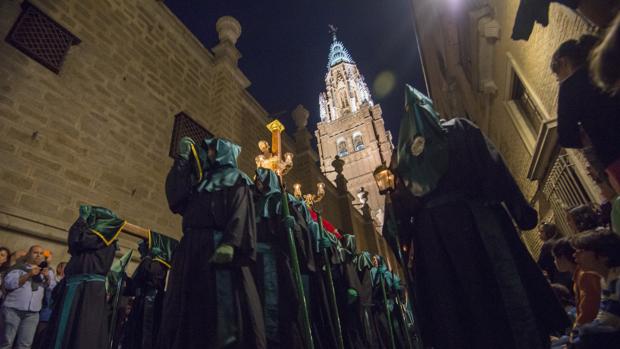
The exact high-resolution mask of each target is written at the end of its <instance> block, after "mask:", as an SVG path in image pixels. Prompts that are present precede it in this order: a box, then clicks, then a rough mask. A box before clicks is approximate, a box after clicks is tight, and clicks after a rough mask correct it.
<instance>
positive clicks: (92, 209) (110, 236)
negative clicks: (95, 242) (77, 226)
mask: <svg viewBox="0 0 620 349" xmlns="http://www.w3.org/2000/svg"><path fill="white" fill-rule="evenodd" d="M80 218H82V219H83V220H84V222H86V225H87V226H88V228H89V229H90V231H91V232H92V233H93V234H95V235H97V236H98V237H99V238H101V240H103V242H105V244H106V245H110V244H111V243H112V242H114V241H115V240H116V238H118V235H119V234H120V233H121V230H122V229H123V226H124V225H125V221H124V220H122V219H120V218H118V217H117V216H116V214H114V212H112V211H110V210H109V209H107V208H105V207H97V206H90V205H81V206H80Z"/></svg>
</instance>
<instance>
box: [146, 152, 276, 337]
mask: <svg viewBox="0 0 620 349" xmlns="http://www.w3.org/2000/svg"><path fill="white" fill-rule="evenodd" d="M191 171H192V168H191V165H190V163H189V162H188V161H185V160H182V159H177V160H175V163H174V165H173V167H172V169H171V170H170V173H169V174H168V178H167V180H166V194H167V197H168V203H169V206H170V209H171V210H172V212H175V213H179V214H181V215H182V216H183V237H182V239H181V241H180V244H179V246H178V247H177V249H176V251H175V255H174V259H173V262H172V269H171V271H170V277H169V280H168V290H167V292H166V297H165V300H164V310H163V315H162V317H163V319H162V324H161V327H160V330H159V335H158V340H157V346H156V347H157V348H160V349H171V348H177V349H181V348H182V349H193V348H224V347H226V348H265V347H266V339H265V327H264V323H263V314H262V308H261V304H260V300H259V296H258V292H257V290H256V285H255V284H254V278H253V277H252V274H251V272H250V268H249V265H250V264H251V262H252V261H253V260H254V259H255V252H256V225H255V218H254V208H253V206H254V204H253V202H252V193H251V189H250V187H249V186H248V185H247V184H246V183H245V182H244V181H243V180H242V179H239V181H238V182H237V183H236V184H235V185H233V186H231V187H224V188H221V189H220V190H216V191H213V192H209V191H206V190H204V191H201V192H197V191H195V190H194V189H193V186H192V182H191V176H190V174H191ZM221 243H227V244H230V245H231V246H233V247H234V249H235V255H234V259H233V261H232V262H231V263H227V264H222V265H219V264H215V263H212V262H209V259H210V258H211V257H212V256H213V253H214V252H215V250H216V248H217V246H219V244H221Z"/></svg>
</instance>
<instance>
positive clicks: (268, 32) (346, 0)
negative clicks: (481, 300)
mask: <svg viewBox="0 0 620 349" xmlns="http://www.w3.org/2000/svg"><path fill="white" fill-rule="evenodd" d="M410 1H411V0H331V1H330V0H242V1H241V0H165V4H166V5H167V6H168V7H169V8H170V10H171V11H172V12H173V13H175V14H176V16H177V17H179V19H180V20H181V21H182V22H183V23H185V25H186V26H187V27H188V28H189V29H190V30H191V31H192V32H193V33H194V35H196V37H198V39H200V40H201V41H202V42H203V44H204V45H205V46H206V47H208V48H212V47H214V46H215V45H216V44H217V42H218V38H217V32H216V30H215V22H216V21H217V19H218V18H219V17H221V16H225V15H229V16H233V17H235V18H236V19H237V20H238V21H239V22H240V23H241V28H242V29H241V30H242V33H241V37H240V38H239V41H238V42H237V48H238V49H239V51H241V54H242V55H243V57H242V58H241V60H240V61H239V66H240V68H241V70H242V71H243V72H244V73H245V74H246V76H247V77H248V78H249V79H250V81H251V82H252V85H251V86H250V87H249V91H250V93H251V94H252V95H253V96H254V97H255V98H256V99H257V100H258V102H259V103H260V104H261V105H262V106H263V107H264V108H265V109H266V110H267V111H268V112H269V113H270V114H276V113H280V112H284V114H282V116H279V118H280V119H281V120H282V121H283V122H284V123H285V125H287V126H288V125H291V127H292V125H293V123H292V121H291V117H290V112H291V111H292V110H293V109H294V108H295V106H297V104H300V103H301V104H303V105H304V106H305V107H306V108H307V109H308V110H309V111H310V120H309V125H308V127H309V128H310V130H311V131H313V130H314V129H316V126H315V124H316V123H317V122H318V121H319V119H320V118H319V106H318V104H319V97H318V96H319V93H320V92H321V91H323V90H324V89H325V80H324V79H325V74H326V73H327V67H326V65H327V56H328V53H329V46H330V44H331V41H332V39H331V35H330V34H329V30H328V24H333V25H334V26H336V27H337V28H338V40H340V41H342V42H343V43H344V45H345V47H346V48H347V49H348V51H349V53H350V54H351V56H352V57H353V60H354V61H355V62H356V63H357V67H358V69H359V70H360V72H361V73H362V75H364V78H365V80H366V83H367V85H368V87H369V88H370V90H371V94H372V96H373V100H374V101H375V103H380V104H381V107H382V109H383V117H384V119H385V122H386V125H387V128H388V129H390V130H391V131H392V134H393V135H394V137H395V138H396V137H397V135H398V132H397V129H398V123H399V120H400V117H401V115H402V110H403V104H404V90H403V86H404V84H405V83H411V84H413V85H414V86H415V87H417V88H418V89H420V90H422V91H424V82H423V78H422V72H421V67H420V64H419V57H418V53H417V46H416V43H415V36H414V29H413V22H412V16H411V5H410ZM378 77H379V79H378ZM390 77H393V78H394V79H393V83H392V84H391V83H390V81H391V79H390ZM391 85H392V86H393V88H391V89H390V86H391ZM288 130H291V129H290V128H289V129H288ZM288 130H287V131H288Z"/></svg>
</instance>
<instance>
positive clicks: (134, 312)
mask: <svg viewBox="0 0 620 349" xmlns="http://www.w3.org/2000/svg"><path fill="white" fill-rule="evenodd" d="M167 273H168V267H167V266H165V265H164V264H162V263H160V262H158V261H156V260H154V259H153V258H151V257H150V256H147V257H145V258H143V259H142V261H140V265H138V268H136V271H135V272H134V274H133V276H132V277H131V279H128V280H127V288H126V289H125V295H128V296H133V297H134V301H133V303H132V305H131V312H130V313H129V319H128V320H127V322H126V323H125V326H124V331H123V349H151V348H154V347H155V340H156V339H157V334H158V332H159V325H160V323H161V312H162V307H163V299H164V288H165V285H166V275H167Z"/></svg>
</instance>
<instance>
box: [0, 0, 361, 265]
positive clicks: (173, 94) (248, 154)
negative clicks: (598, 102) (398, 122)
mask: <svg viewBox="0 0 620 349" xmlns="http://www.w3.org/2000/svg"><path fill="white" fill-rule="evenodd" d="M31 3H32V4H33V5H34V6H36V7H38V8H39V9H41V10H42V11H43V12H44V13H46V14H47V15H48V16H50V17H51V18H52V19H54V20H55V21H56V22H57V23H59V24H60V25H61V26H63V27H64V28H66V29H67V30H69V31H70V32H71V33H73V34H74V35H75V36H76V37H78V38H80V40H81V42H80V44H78V45H76V46H72V47H71V48H70V50H69V52H68V55H67V56H66V58H65V61H64V64H63V66H62V68H61V70H60V72H59V73H58V74H55V73H53V72H52V71H50V70H48V69H47V68H45V67H44V66H42V65H41V64H39V63H37V62H36V61H34V60H32V59H31V58H29V57H28V56H26V55H24V54H23V53H22V52H20V51H18V50H17V49H16V48H14V47H13V46H11V45H10V44H8V43H7V42H6V41H2V42H0V57H2V59H0V159H1V160H0V245H7V246H9V247H11V248H13V249H23V248H27V247H28V246H29V245H30V244H32V243H34V242H35V241H40V239H45V240H47V244H49V247H51V248H52V249H53V251H54V252H55V255H56V256H60V258H64V257H66V247H65V246H64V241H65V239H66V229H67V228H68V227H69V226H70V224H71V223H72V222H73V220H74V219H75V218H76V216H77V209H78V206H79V205H80V204H82V203H89V204H93V205H100V206H104V207H108V208H110V209H112V210H114V211H115V212H117V213H118V214H119V215H120V216H122V217H123V218H125V219H127V220H129V221H131V222H132V223H135V224H139V225H142V226H145V227H151V228H153V229H155V230H157V231H160V232H162V233H166V234H169V235H172V236H177V237H180V234H181V231H180V221H181V219H180V217H179V216H175V215H173V214H172V213H171V212H170V211H169V209H168V206H167V202H166V198H165V193H164V182H165V177H166V174H167V172H168V169H169V168H170V165H171V163H172V159H170V158H169V157H168V147H169V145H170V136H171V131H172V125H173V121H174V115H175V114H177V113H179V112H181V111H183V112H186V113H187V114H189V115H191V117H192V118H193V119H195V120H196V121H197V122H199V123H200V124H202V125H203V126H204V127H206V128H207V129H209V131H211V132H212V133H213V134H215V135H216V136H220V137H227V138H230V139H232V140H233V141H235V142H238V143H240V144H241V146H242V147H243V151H242V154H241V158H240V160H239V163H240V166H241V168H242V169H243V170H244V171H246V172H247V173H249V174H250V175H251V174H252V173H253V170H254V156H255V155H256V153H257V148H256V144H257V141H258V140H259V139H269V133H268V131H267V130H266V129H265V127H264V125H265V124H266V123H267V122H268V121H269V119H268V117H267V112H266V111H265V110H264V109H263V108H262V107H261V106H260V104H259V103H258V102H257V101H256V100H254V98H253V97H252V96H251V95H250V94H249V93H248V92H247V91H246V90H245V89H246V88H247V87H248V86H249V85H250V82H249V81H248V80H247V78H245V76H244V75H243V73H242V72H241V71H240V70H239V68H238V67H237V60H238V58H239V57H240V54H239V52H238V51H237V49H236V48H235V45H234V44H235V42H236V38H237V37H238V36H239V33H240V29H239V33H237V34H236V37H235V33H234V29H235V28H234V25H235V24H234V23H236V21H234V20H233V21H234V22H231V21H224V22H222V24H221V25H220V24H218V29H217V30H218V32H219V36H220V43H219V44H218V46H216V47H215V48H213V50H212V51H211V50H209V49H207V48H205V47H203V46H202V44H201V43H200V42H199V41H198V40H197V39H196V38H195V37H194V36H193V35H192V34H191V33H190V32H189V30H188V29H187V28H186V27H185V26H184V25H183V24H182V23H181V22H180V21H179V20H178V19H177V18H176V17H175V16H174V15H173V14H172V13H171V12H170V11H169V9H168V8H167V7H166V5H165V3H164V2H162V1H152V0H132V1H126V0H101V1H100V0H86V1H69V0H58V1H43V0H32V1H31ZM20 4H21V1H18V0H5V1H2V2H0V36H2V37H5V36H6V35H7V33H8V32H9V30H10V28H11V27H12V26H13V24H14V23H15V20H16V19H17V17H18V16H19V14H20V12H21V8H20ZM218 23H219V22H218ZM231 23H232V24H231ZM237 25H238V24H237ZM231 28H232V29H231ZM231 30H232V32H231ZM231 33H232V34H231ZM216 34H218V33H216V32H215V31H214V33H213V35H216ZM284 147H285V149H286V150H292V149H294V148H295V145H294V142H293V141H292V139H291V138H289V137H285V139H284ZM309 161H311V160H309ZM299 166H300V167H305V166H314V167H316V164H314V163H309V164H305V165H304V164H301V163H300V164H299ZM316 172H317V173H320V171H318V169H317V171H316ZM295 180H296V178H291V179H290V181H291V183H292V182H294V181H295ZM325 182H326V183H327V182H328V181H327V180H325ZM304 185H305V187H306V188H310V187H311V186H313V185H314V183H304ZM332 191H333V192H335V190H332ZM333 205H334V207H337V206H338V205H339V204H333ZM336 211H337V210H336ZM330 214H331V215H338V213H337V212H333V213H326V216H327V218H329V215H330ZM358 218H359V217H358ZM345 229H349V230H350V227H346V228H345ZM127 241H128V240H127ZM127 241H125V240H123V241H122V244H123V245H124V246H130V245H128V242H127ZM133 247H135V246H133ZM57 260H59V259H58V258H57Z"/></svg>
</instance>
